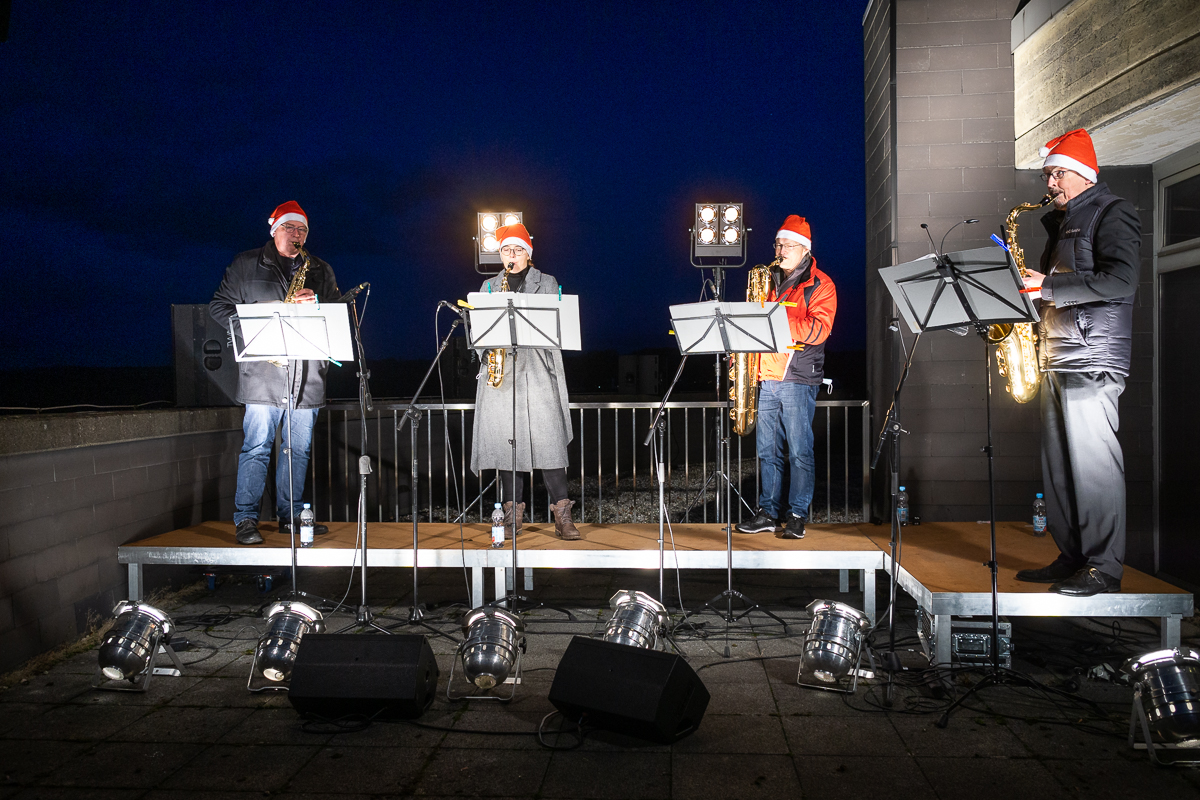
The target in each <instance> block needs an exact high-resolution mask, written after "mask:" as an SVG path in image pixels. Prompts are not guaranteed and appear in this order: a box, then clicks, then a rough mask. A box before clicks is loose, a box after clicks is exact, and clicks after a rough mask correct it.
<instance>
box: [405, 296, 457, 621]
mask: <svg viewBox="0 0 1200 800" xmlns="http://www.w3.org/2000/svg"><path fill="white" fill-rule="evenodd" d="M439 306H445V307H446V308H449V309H450V310H451V311H453V312H454V313H455V314H456V315H457V316H456V317H455V319H454V321H453V322H452V323H451V324H450V330H448V331H446V337H445V338H444V339H442V343H441V345H440V346H439V347H438V351H437V354H436V355H435V356H434V357H433V361H432V362H430V364H429V369H427V370H425V377H423V378H421V383H420V385H419V386H417V391H416V392H415V393H414V394H413V396H412V400H410V401H409V402H408V406H407V408H405V409H404V415H403V417H402V418H401V419H400V422H399V424H397V425H396V430H397V431H398V432H401V433H402V432H403V431H404V426H405V425H406V424H407V425H408V430H409V442H410V444H409V447H410V449H411V453H412V479H411V481H410V483H409V487H408V493H409V495H410V497H411V498H412V527H413V599H412V605H411V606H410V607H409V609H408V622H407V624H408V625H420V626H421V627H423V628H425V629H426V630H428V631H431V632H432V633H435V634H437V635H438V636H444V637H445V638H447V639H449V640H450V641H452V642H455V643H457V642H458V640H457V639H455V638H454V637H453V636H451V635H450V634H448V633H445V632H443V631H440V630H438V629H437V628H435V627H433V626H432V625H430V624H429V623H428V622H426V621H425V609H424V608H422V607H421V601H420V597H419V595H418V585H417V553H418V549H417V480H418V477H419V474H420V473H419V470H418V466H419V462H418V459H417V427H418V425H419V424H420V422H421V412H420V411H418V410H417V398H419V397H420V396H421V392H423V391H424V390H425V384H426V383H427V382H428V381H429V376H430V375H432V374H433V370H434V369H435V368H436V367H437V365H438V362H439V361H440V360H441V357H442V353H444V352H446V347H447V346H448V345H449V344H450V337H451V336H453V335H454V330H455V329H456V328H457V327H458V326H459V325H462V324H463V315H464V312H462V311H460V310H459V309H457V308H455V307H454V306H453V305H451V304H450V303H448V302H446V301H444V300H443V301H442V302H441V303H439ZM402 624H404V623H402Z"/></svg>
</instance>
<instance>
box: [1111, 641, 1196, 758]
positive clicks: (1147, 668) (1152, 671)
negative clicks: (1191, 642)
mask: <svg viewBox="0 0 1200 800" xmlns="http://www.w3.org/2000/svg"><path fill="white" fill-rule="evenodd" d="M1121 671H1122V672H1125V673H1128V674H1129V675H1130V676H1132V677H1133V682H1134V684H1133V685H1134V698H1133V702H1134V706H1135V709H1134V710H1135V711H1137V707H1138V706H1140V708H1141V711H1142V714H1144V718H1145V720H1146V722H1147V723H1148V725H1149V728H1150V731H1151V732H1153V733H1156V734H1158V735H1159V736H1160V737H1162V738H1163V739H1164V740H1166V741H1167V742H1171V743H1176V744H1178V743H1181V742H1189V741H1193V740H1200V651H1196V650H1193V649H1192V648H1190V647H1176V648H1175V649H1174V650H1156V651H1154V652H1151V653H1146V654H1144V655H1140V656H1137V657H1136V658H1131V659H1129V660H1128V661H1126V662H1125V664H1124V665H1123V666H1122V667H1121ZM1197 744H1200V741H1197Z"/></svg>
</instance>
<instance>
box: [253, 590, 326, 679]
mask: <svg viewBox="0 0 1200 800" xmlns="http://www.w3.org/2000/svg"><path fill="white" fill-rule="evenodd" d="M266 616H267V632H266V633H265V634H263V637H262V638H261V639H259V640H258V648H257V649H256V650H255V653H254V665H253V667H251V675H250V678H251V681H253V679H254V677H255V673H257V674H260V675H262V676H263V677H264V678H266V679H267V680H269V681H271V682H272V683H282V682H284V681H288V680H291V677H292V667H293V666H295V664H296V656H297V655H298V654H299V652H300V640H301V639H303V638H304V634H306V633H321V632H322V631H324V630H325V620H324V618H323V617H322V616H321V612H320V611H317V610H316V609H315V608H313V607H312V606H308V605H305V604H304V603H295V602H287V601H284V602H281V603H276V604H275V605H273V606H271V607H270V608H269V609H267V614H266Z"/></svg>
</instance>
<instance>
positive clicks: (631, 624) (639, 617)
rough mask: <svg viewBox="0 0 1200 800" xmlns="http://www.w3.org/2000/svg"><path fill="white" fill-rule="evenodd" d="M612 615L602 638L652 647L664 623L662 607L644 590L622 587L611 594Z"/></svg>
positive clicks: (665, 612) (664, 610)
mask: <svg viewBox="0 0 1200 800" xmlns="http://www.w3.org/2000/svg"><path fill="white" fill-rule="evenodd" d="M609 605H610V606H612V608H613V615H612V619H610V620H609V621H608V627H607V628H606V629H605V631H604V637H603V638H604V641H606V642H613V643H615V644H626V645H629V646H631V647H644V648H646V649H648V650H653V649H654V648H655V647H656V646H657V645H658V635H659V632H660V631H662V630H663V629H664V628H665V627H666V624H667V609H666V607H665V606H664V605H663V604H662V603H660V602H658V601H657V600H655V599H654V598H653V597H651V596H650V595H648V594H646V593H645V592H631V591H629V590H626V589H622V590H621V591H619V592H617V593H616V594H614V595H613V596H612V599H611V600H610V601H609Z"/></svg>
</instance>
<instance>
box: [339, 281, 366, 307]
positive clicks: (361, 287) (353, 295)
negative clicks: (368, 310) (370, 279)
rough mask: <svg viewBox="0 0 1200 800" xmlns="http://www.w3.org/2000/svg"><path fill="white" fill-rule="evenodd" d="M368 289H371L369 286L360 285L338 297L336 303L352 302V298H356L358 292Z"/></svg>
mask: <svg viewBox="0 0 1200 800" xmlns="http://www.w3.org/2000/svg"><path fill="white" fill-rule="evenodd" d="M370 288H371V284H369V283H360V284H359V285H358V286H355V287H354V288H353V289H351V290H350V291H348V292H346V293H345V294H344V295H342V296H341V297H339V298H338V299H337V302H339V303H345V302H347V301H350V300H353V299H354V298H356V297H358V293H359V292H361V291H362V290H364V289H370Z"/></svg>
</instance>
